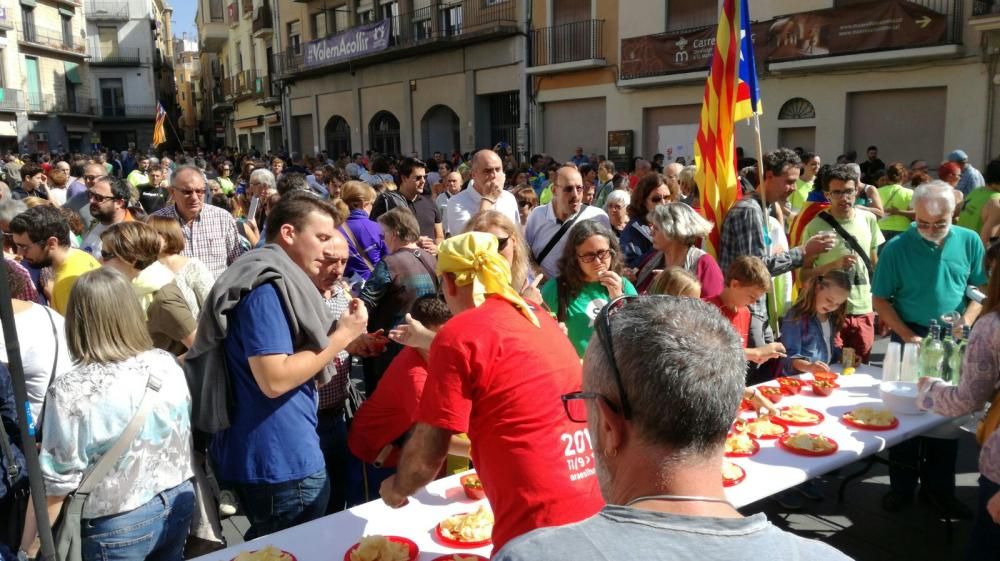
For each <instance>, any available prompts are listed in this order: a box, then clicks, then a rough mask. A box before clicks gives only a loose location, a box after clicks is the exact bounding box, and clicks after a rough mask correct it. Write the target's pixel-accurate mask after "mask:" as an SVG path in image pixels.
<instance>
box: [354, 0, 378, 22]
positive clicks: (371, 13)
mask: <svg viewBox="0 0 1000 561" xmlns="http://www.w3.org/2000/svg"><path fill="white" fill-rule="evenodd" d="M357 2H358V6H357V8H358V9H357V13H358V25H363V24H366V23H371V22H373V21H375V3H374V1H373V0H357Z"/></svg>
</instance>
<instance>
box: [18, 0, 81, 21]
mask: <svg viewBox="0 0 1000 561" xmlns="http://www.w3.org/2000/svg"><path fill="white" fill-rule="evenodd" d="M23 3H24V2H22V4H23ZM59 13H60V14H62V15H64V16H66V17H68V18H71V17H73V16H75V15H76V13H74V12H73V10H70V9H68V8H59Z"/></svg>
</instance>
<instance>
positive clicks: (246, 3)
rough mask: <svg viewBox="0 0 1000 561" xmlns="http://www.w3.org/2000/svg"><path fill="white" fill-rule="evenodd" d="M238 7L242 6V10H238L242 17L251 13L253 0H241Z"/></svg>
mask: <svg viewBox="0 0 1000 561" xmlns="http://www.w3.org/2000/svg"><path fill="white" fill-rule="evenodd" d="M240 8H242V12H240V14H241V15H242V16H243V17H247V16H249V15H253V0H241V1H240Z"/></svg>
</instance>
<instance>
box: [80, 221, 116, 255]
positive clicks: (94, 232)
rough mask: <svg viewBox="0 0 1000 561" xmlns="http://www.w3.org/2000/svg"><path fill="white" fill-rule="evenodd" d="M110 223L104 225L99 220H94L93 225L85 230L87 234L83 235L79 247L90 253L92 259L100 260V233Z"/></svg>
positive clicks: (108, 226)
mask: <svg viewBox="0 0 1000 561" xmlns="http://www.w3.org/2000/svg"><path fill="white" fill-rule="evenodd" d="M110 227H111V225H110V224H109V225H104V224H101V223H100V222H96V221H95V222H94V227H93V228H91V229H90V231H89V232H87V235H86V236H84V237H83V246H82V247H81V248H80V249H82V250H84V251H86V252H87V253H89V254H91V255H92V256H93V257H94V259H97V260H98V261H100V260H101V234H103V233H104V231H105V230H107V229H108V228H110Z"/></svg>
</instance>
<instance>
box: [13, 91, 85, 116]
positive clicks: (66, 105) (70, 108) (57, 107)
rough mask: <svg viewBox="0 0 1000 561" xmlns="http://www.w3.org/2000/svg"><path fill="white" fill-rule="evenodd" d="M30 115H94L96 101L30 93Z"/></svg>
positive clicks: (78, 97) (80, 97)
mask: <svg viewBox="0 0 1000 561" xmlns="http://www.w3.org/2000/svg"><path fill="white" fill-rule="evenodd" d="M27 99H28V107H27V109H28V113H71V114H76V115H93V114H94V113H95V104H94V100H93V99H91V98H86V97H83V96H76V97H69V98H66V97H62V96H56V95H55V94H43V93H32V92H28V95H27Z"/></svg>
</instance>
